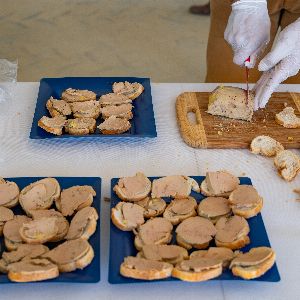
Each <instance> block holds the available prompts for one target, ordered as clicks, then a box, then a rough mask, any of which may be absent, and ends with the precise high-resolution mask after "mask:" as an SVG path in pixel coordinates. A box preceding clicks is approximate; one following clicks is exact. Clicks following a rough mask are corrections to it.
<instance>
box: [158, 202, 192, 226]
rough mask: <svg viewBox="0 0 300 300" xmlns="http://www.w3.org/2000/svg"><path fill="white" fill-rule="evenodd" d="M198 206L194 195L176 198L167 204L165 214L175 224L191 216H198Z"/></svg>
mask: <svg viewBox="0 0 300 300" xmlns="http://www.w3.org/2000/svg"><path fill="white" fill-rule="evenodd" d="M196 207H197V201H196V200H195V198H193V197H188V198H184V199H174V200H172V201H171V203H170V204H169V205H168V206H167V208H166V210H165V212H164V214H163V216H164V218H166V219H167V220H169V221H170V222H171V223H172V224H173V225H177V224H179V223H180V222H182V221H183V220H185V219H187V218H189V217H194V216H196V215H197V213H196V210H195V209H196Z"/></svg>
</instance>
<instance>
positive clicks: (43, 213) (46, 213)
mask: <svg viewBox="0 0 300 300" xmlns="http://www.w3.org/2000/svg"><path fill="white" fill-rule="evenodd" d="M30 214H31V216H32V218H33V219H34V220H38V219H41V218H45V217H46V218H55V219H56V225H57V227H58V232H57V234H56V236H54V237H53V238H52V239H51V240H49V242H58V241H61V240H63V239H64V238H65V236H66V234H67V233H68V230H69V222H68V220H67V219H66V218H65V217H64V216H63V215H62V214H61V213H60V212H59V211H56V210H54V209H49V210H48V209H41V210H31V211H30Z"/></svg>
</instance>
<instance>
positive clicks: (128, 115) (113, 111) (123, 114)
mask: <svg viewBox="0 0 300 300" xmlns="http://www.w3.org/2000/svg"><path fill="white" fill-rule="evenodd" d="M132 109H133V106H132V104H130V103H126V104H121V105H108V106H104V107H102V108H101V115H102V118H103V119H108V118H109V117H111V116H116V117H117V118H123V119H127V120H130V119H132V118H133V113H132Z"/></svg>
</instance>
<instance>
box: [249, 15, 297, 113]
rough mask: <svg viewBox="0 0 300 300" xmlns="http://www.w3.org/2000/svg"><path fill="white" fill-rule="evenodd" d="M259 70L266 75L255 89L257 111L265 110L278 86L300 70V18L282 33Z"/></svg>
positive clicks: (262, 61)
mask: <svg viewBox="0 0 300 300" xmlns="http://www.w3.org/2000/svg"><path fill="white" fill-rule="evenodd" d="M258 69H259V71H263V72H264V73H263V75H262V76H261V78H260V79H259V81H258V82H257V83H256V85H255V87H254V91H255V107H254V109H255V110H257V109H258V108H264V107H265V106H266V104H267V103H268V101H269V99H270V97H271V95H272V93H273V92H274V91H275V89H276V88H277V87H278V85H279V84H280V83H281V82H283V81H284V80H286V79H287V78H288V77H291V76H294V75H296V74H297V73H298V72H299V70H300V18H299V19H298V20H297V21H295V22H294V23H292V24H290V25H289V26H287V27H286V28H285V29H284V30H282V31H281V32H280V34H279V36H278V40H277V42H276V44H275V46H274V47H273V50H272V51H270V52H269V53H268V54H267V55H266V56H265V57H264V58H263V59H262V60H261V62H260V64H259V65H258Z"/></svg>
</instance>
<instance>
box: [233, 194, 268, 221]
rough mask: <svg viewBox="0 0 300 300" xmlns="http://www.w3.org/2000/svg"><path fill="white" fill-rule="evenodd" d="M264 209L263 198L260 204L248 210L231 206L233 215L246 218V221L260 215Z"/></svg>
mask: <svg viewBox="0 0 300 300" xmlns="http://www.w3.org/2000/svg"><path fill="white" fill-rule="evenodd" d="M262 208H263V198H260V202H259V203H258V204H257V205H256V206H255V207H253V208H249V209H247V210H245V209H239V208H236V207H234V206H231V209H232V212H233V214H235V215H238V216H241V217H244V218H245V219H249V218H252V217H254V216H256V215H257V214H258V213H260V212H261V210H262Z"/></svg>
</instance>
